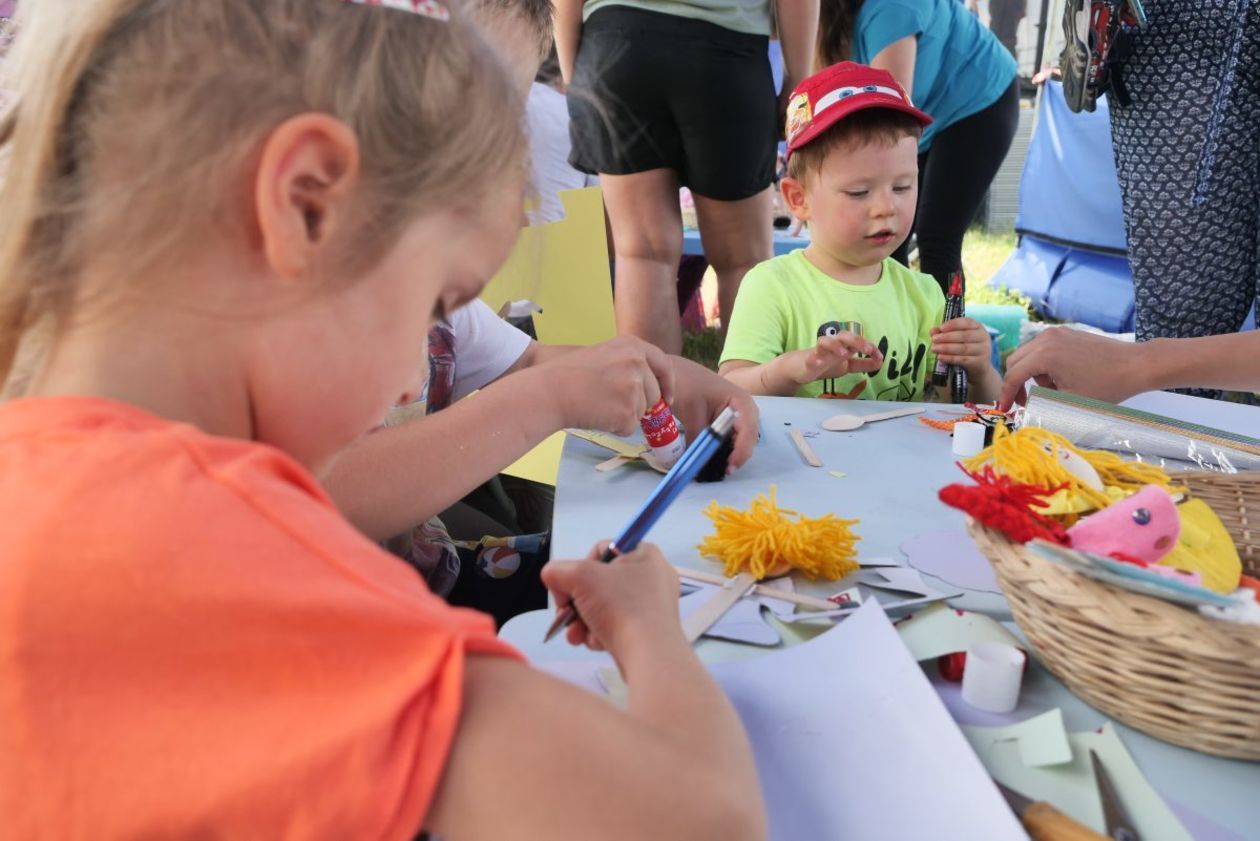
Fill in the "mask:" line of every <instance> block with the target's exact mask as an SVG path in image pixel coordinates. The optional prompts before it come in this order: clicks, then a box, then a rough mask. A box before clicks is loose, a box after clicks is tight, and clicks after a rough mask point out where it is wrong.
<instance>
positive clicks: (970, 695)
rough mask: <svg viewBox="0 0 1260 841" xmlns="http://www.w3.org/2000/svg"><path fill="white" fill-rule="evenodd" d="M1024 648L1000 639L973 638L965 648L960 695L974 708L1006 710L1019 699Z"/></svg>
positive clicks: (1001, 711)
mask: <svg viewBox="0 0 1260 841" xmlns="http://www.w3.org/2000/svg"><path fill="white" fill-rule="evenodd" d="M1024 656H1025V655H1024V652H1022V651H1020V650H1019V649H1018V648H1016V647H1015V646H1013V645H1007V644H1005V643H1001V642H988V641H986V642H977V643H973V644H972V646H971V647H970V648H968V649H967V664H966V666H964V667H963V680H962V697H963V700H964V701H966V702H967V703H968V704H971V706H973V707H975V708H976V709H978V710H985V711H986V712H991V713H1008V712H1010V711H1011V710H1013V709H1015V705H1016V704H1017V703H1018V702H1019V687H1020V684H1021V683H1023V680H1024Z"/></svg>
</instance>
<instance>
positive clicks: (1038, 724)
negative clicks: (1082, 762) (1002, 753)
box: [963, 707, 1072, 767]
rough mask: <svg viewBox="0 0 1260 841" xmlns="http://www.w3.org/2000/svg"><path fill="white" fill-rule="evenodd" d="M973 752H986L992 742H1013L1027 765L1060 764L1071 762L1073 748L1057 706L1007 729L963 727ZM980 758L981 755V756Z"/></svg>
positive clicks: (1060, 711)
mask: <svg viewBox="0 0 1260 841" xmlns="http://www.w3.org/2000/svg"><path fill="white" fill-rule="evenodd" d="M963 732H964V733H966V735H967V739H968V741H970V742H971V743H972V746H973V747H975V746H976V745H977V744H980V747H976V752H977V753H980V752H981V749H982V748H983V749H984V750H987V749H988V747H989V746H991V745H992V744H993V743H994V742H1014V743H1015V744H1016V745H1017V746H1018V748H1019V758H1020V760H1021V761H1022V762H1023V763H1024V764H1025V765H1028V766H1032V767H1041V766H1045V765H1062V764H1063V763H1065V762H1071V761H1072V745H1071V743H1070V742H1069V741H1068V733H1067V728H1066V727H1064V725H1063V711H1062V710H1060V709H1059V708H1058V707H1055V708H1054V709H1052V710H1050V711H1049V712H1044V713H1042V714H1041V715H1036V716H1033V717H1032V718H1029V719H1026V720H1024V721H1021V722H1020V723H1019V724H1012V725H1010V726H1008V727H968V728H964V729H963ZM982 755H983V754H982Z"/></svg>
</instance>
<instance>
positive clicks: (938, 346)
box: [932, 317, 993, 380]
mask: <svg viewBox="0 0 1260 841" xmlns="http://www.w3.org/2000/svg"><path fill="white" fill-rule="evenodd" d="M932 352H933V353H935V354H936V355H937V357H939V358H940V360H941V361H942V362H945V363H948V364H950V365H959V366H961V367H962V368H963V370H965V371H966V372H967V376H968V377H969V378H971V379H973V380H976V379H981V378H982V377H984V376H985V375H986V373H987V372H988V371H989V370H991V369H992V361H993V342H992V340H991V339H990V338H989V331H988V330H986V329H984V325H983V324H981V323H980V322H979V321H976V320H975V319H974V318H965V317H964V318H955V319H952V320H950V321H946V322H945V323H944V324H942V325H941V326H940V327H933V328H932Z"/></svg>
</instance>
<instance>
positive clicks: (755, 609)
mask: <svg viewBox="0 0 1260 841" xmlns="http://www.w3.org/2000/svg"><path fill="white" fill-rule="evenodd" d="M762 607H763V605H762V603H761V601H760V600H758V599H740V600H739V601H738V602H737V603H736V604H735V606H734V607H732V608H731V609H730V610H728V611H727V612H726V615H725V616H723V617H722V618H721V619H719V620H718V621H717V622H715V623H714V624H713V626H712V627H711V628H709V630H707V631H705V632H704V635H705V636H706V637H712V638H713V639H720V640H728V641H730V642H742V643H747V644H748V645H760V646H775V645H778V644H779V643H781V642H783V637H782V636H781V635H780V634H779V632H778V631H777V630H775V629H774V628H772V627H770V625H769V623H767V622H766V620H765V619H764V618H763V617H762Z"/></svg>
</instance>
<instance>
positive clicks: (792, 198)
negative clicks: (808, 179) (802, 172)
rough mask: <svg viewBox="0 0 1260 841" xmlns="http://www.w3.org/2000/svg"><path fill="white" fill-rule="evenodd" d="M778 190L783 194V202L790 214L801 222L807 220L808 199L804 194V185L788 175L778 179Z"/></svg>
mask: <svg viewBox="0 0 1260 841" xmlns="http://www.w3.org/2000/svg"><path fill="white" fill-rule="evenodd" d="M779 192H780V193H782V194H783V204H784V206H785V207H787V209H788V210H790V211H792V215H793V216H795V217H796V218H797V219H799V220H800V221H802V222H808V221H809V199H808V198H807V197H806V195H805V185H804V184H802V183H801V182H800V181H797V180H796V179H795V178H793V177H792V176H790V175H785V176H783V178H781V179H780V180H779Z"/></svg>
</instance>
